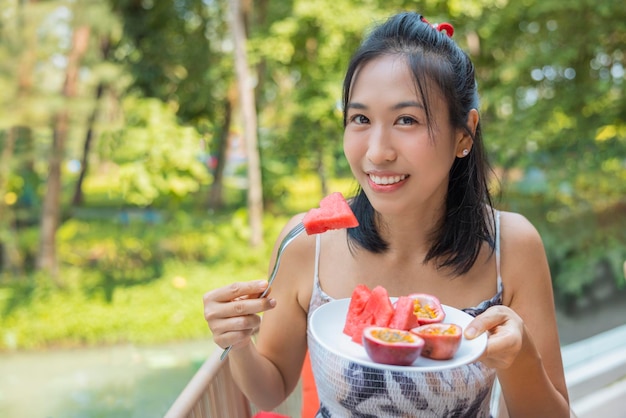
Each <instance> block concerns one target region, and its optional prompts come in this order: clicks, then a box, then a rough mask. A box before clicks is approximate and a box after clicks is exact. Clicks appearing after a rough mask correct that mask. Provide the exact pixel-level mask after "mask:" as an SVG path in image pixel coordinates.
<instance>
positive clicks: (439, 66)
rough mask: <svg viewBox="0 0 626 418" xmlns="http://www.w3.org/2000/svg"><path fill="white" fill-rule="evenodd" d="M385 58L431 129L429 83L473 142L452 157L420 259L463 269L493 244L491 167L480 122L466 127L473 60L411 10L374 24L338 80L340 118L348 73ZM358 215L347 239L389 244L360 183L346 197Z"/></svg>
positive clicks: (473, 105)
mask: <svg viewBox="0 0 626 418" xmlns="http://www.w3.org/2000/svg"><path fill="white" fill-rule="evenodd" d="M384 55H400V56H403V57H404V58H405V59H406V62H407V64H408V66H409V69H410V70H411V72H412V74H413V78H414V81H415V86H416V90H417V91H418V92H419V94H421V96H422V98H423V103H424V107H425V111H426V116H427V120H428V126H429V129H430V130H431V132H432V125H431V121H432V114H431V109H430V106H429V100H428V93H429V91H432V90H431V89H429V88H428V85H429V83H433V82H434V83H435V85H436V86H437V88H438V90H439V91H440V92H441V93H442V94H443V97H444V100H445V102H446V104H447V108H448V111H449V118H450V123H451V125H452V126H453V127H454V128H461V129H464V130H465V131H466V132H467V133H468V134H469V135H471V136H472V139H473V145H472V148H471V151H470V153H469V154H468V155H467V156H465V157H464V158H456V159H455V161H454V163H453V165H452V167H451V169H450V176H449V182H448V193H447V197H446V201H445V208H444V209H443V210H444V211H445V213H444V214H443V217H442V221H441V222H440V224H439V225H438V227H437V228H436V229H435V230H434V231H432V244H431V247H430V249H429V251H428V253H427V254H426V257H425V259H424V263H426V262H429V261H434V262H435V263H436V265H437V267H438V268H442V269H447V270H449V271H450V272H451V273H453V274H463V273H466V272H467V271H469V269H470V268H471V267H472V266H473V265H474V262H475V261H476V259H477V258H478V255H479V253H480V250H481V247H482V245H483V243H484V242H487V243H488V244H489V245H490V246H491V248H492V249H493V248H494V242H495V241H494V236H493V235H494V232H493V211H488V210H487V208H491V207H492V205H491V196H490V194H489V188H488V183H487V173H488V171H489V164H488V162H487V158H486V155H485V151H484V147H483V142H482V130H481V125H480V122H479V123H478V125H477V126H476V129H475V131H474V132H472V130H471V129H470V128H469V127H468V125H467V118H468V114H469V112H470V110H471V109H476V110H477V111H478V106H479V103H478V90H477V85H476V80H475V75H474V65H473V64H472V62H471V60H470V58H469V56H468V55H467V54H466V53H465V52H464V51H463V50H462V49H461V48H460V47H459V46H458V45H457V44H456V42H454V41H453V40H452V39H451V38H450V36H448V35H447V34H446V33H444V32H440V31H438V30H436V29H435V28H433V26H431V25H430V24H429V23H427V22H426V21H425V20H424V18H423V17H422V16H421V15H419V14H417V13H411V12H405V13H400V14H397V15H395V16H392V17H391V18H389V19H388V20H387V21H386V22H384V23H382V24H381V25H380V26H377V27H376V28H374V30H373V31H372V32H371V33H370V34H369V36H368V37H367V38H366V39H365V40H364V41H363V43H362V44H361V46H360V47H359V49H358V50H357V51H356V52H355V54H354V55H353V56H352V59H351V61H350V63H349V65H348V70H347V72H346V76H345V79H344V84H343V109H344V110H343V112H344V114H343V122H344V127H345V125H346V111H347V108H348V102H349V101H350V93H351V88H352V85H353V81H354V76H355V74H356V72H357V71H358V70H359V68H361V67H363V65H365V64H366V63H367V62H370V61H372V60H374V59H376V58H378V57H381V56H384ZM350 204H351V207H352V210H353V211H354V213H355V215H356V217H357V218H358V219H359V223H360V226H359V227H358V228H352V229H348V237H349V239H350V242H352V243H355V244H356V245H357V246H359V247H362V248H364V249H366V250H369V251H372V252H375V253H382V252H384V251H386V250H387V248H388V244H387V243H386V242H385V241H384V240H383V238H382V237H381V236H380V234H379V231H378V227H377V223H376V218H377V213H376V211H375V210H374V208H373V207H372V205H371V204H370V202H369V199H368V198H367V196H366V195H365V192H364V191H363V189H362V188H360V187H359V188H358V190H357V192H356V195H355V196H354V198H353V199H352V200H351V203H350Z"/></svg>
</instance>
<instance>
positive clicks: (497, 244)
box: [495, 210, 502, 291]
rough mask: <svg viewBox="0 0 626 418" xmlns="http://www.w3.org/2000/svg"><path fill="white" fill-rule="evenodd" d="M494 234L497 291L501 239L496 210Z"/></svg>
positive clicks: (500, 282) (499, 288) (500, 278)
mask: <svg viewBox="0 0 626 418" xmlns="http://www.w3.org/2000/svg"><path fill="white" fill-rule="evenodd" d="M495 222H496V236H495V241H496V242H495V244H496V248H495V253H496V280H497V286H498V291H500V290H501V289H502V275H501V274H500V241H501V236H500V211H499V210H497V211H496V219H495Z"/></svg>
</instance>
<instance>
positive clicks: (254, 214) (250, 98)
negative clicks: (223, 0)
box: [229, 0, 263, 247]
mask: <svg viewBox="0 0 626 418" xmlns="http://www.w3.org/2000/svg"><path fill="white" fill-rule="evenodd" d="M229 22H230V28H231V32H232V36H233V42H234V52H235V70H236V72H237V86H238V89H239V103H240V107H241V115H242V118H243V126H244V141H245V143H246V160H247V173H248V217H249V223H250V245H251V246H253V247H256V246H258V245H260V244H261V243H262V242H263V189H262V186H261V163H260V157H259V150H258V141H257V113H256V105H255V100H254V87H253V86H252V78H251V77H250V69H249V68H248V54H247V50H246V49H247V39H248V36H247V34H246V29H245V27H246V13H245V11H244V10H242V8H241V4H240V0H231V1H230V10H229Z"/></svg>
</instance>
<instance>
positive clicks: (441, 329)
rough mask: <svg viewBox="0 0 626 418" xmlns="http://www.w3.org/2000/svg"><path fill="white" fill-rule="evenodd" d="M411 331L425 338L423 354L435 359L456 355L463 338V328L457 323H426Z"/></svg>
mask: <svg viewBox="0 0 626 418" xmlns="http://www.w3.org/2000/svg"><path fill="white" fill-rule="evenodd" d="M411 333H413V334H415V335H417V336H418V337H420V338H421V339H423V340H424V349H423V350H422V353H421V355H422V356H424V357H428V358H430V359H433V360H449V359H451V358H452V357H454V355H455V354H456V352H457V351H458V350H459V347H460V346H461V340H462V339H463V328H461V326H459V325H457V324H444V323H437V324H426V325H421V326H419V327H416V328H413V329H411Z"/></svg>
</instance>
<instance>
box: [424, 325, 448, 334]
mask: <svg viewBox="0 0 626 418" xmlns="http://www.w3.org/2000/svg"><path fill="white" fill-rule="evenodd" d="M420 334H429V335H456V328H455V327H453V326H449V327H428V328H425V329H423V330H421V331H420Z"/></svg>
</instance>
